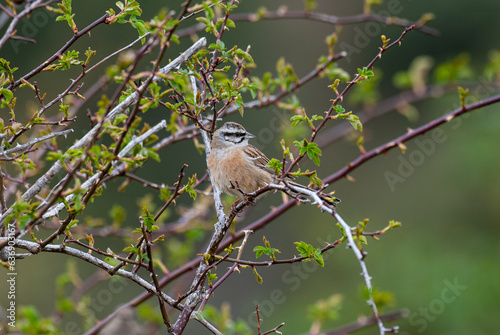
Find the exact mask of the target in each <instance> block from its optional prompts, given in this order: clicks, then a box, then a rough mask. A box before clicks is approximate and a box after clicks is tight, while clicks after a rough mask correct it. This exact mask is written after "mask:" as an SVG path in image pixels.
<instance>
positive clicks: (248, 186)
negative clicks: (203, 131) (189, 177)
mask: <svg viewBox="0 0 500 335" xmlns="http://www.w3.org/2000/svg"><path fill="white" fill-rule="evenodd" d="M252 138H255V135H253V134H251V133H249V132H248V131H246V129H245V128H244V127H243V126H242V125H240V124H238V123H236V122H226V123H225V124H224V125H223V126H222V127H220V128H219V129H217V130H216V131H215V132H214V133H213V135H212V142H211V150H210V155H209V157H208V168H209V169H210V173H211V175H212V181H213V183H214V186H215V187H217V188H218V189H219V190H221V191H222V192H224V193H227V194H229V195H233V196H235V197H238V198H240V199H241V200H245V195H244V194H243V193H242V192H241V191H243V192H244V193H252V192H255V191H256V190H258V189H259V188H261V187H264V186H266V185H268V184H269V183H271V182H272V181H273V179H274V177H275V172H274V170H273V169H272V168H271V167H269V166H268V165H267V163H268V162H269V158H267V157H266V155H264V154H263V153H262V152H261V151H260V150H259V149H257V148H256V147H254V146H253V145H251V144H249V143H248V140H249V139H252ZM240 190H241V191H240Z"/></svg>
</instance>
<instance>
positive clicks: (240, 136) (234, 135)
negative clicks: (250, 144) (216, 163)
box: [222, 131, 245, 143]
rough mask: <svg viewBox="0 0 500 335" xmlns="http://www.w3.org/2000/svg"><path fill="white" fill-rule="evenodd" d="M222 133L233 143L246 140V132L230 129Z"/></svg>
mask: <svg viewBox="0 0 500 335" xmlns="http://www.w3.org/2000/svg"><path fill="white" fill-rule="evenodd" d="M222 135H223V136H224V139H225V140H226V141H230V142H233V143H241V142H243V141H244V140H245V133H243V132H234V131H228V132H224V133H223V134H222Z"/></svg>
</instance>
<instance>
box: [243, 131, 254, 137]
mask: <svg viewBox="0 0 500 335" xmlns="http://www.w3.org/2000/svg"><path fill="white" fill-rule="evenodd" d="M245 138H255V135H254V134H251V133H249V132H248V131H247V133H246V134H245Z"/></svg>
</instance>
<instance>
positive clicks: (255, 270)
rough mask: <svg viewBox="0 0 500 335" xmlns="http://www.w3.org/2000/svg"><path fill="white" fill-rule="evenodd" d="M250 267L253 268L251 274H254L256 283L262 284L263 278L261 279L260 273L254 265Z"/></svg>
mask: <svg viewBox="0 0 500 335" xmlns="http://www.w3.org/2000/svg"><path fill="white" fill-rule="evenodd" d="M252 269H253V274H254V275H255V279H256V280H257V283H259V284H262V282H263V281H264V280H263V279H262V277H261V275H260V274H259V273H258V272H257V269H256V268H255V266H252Z"/></svg>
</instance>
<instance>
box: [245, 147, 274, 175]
mask: <svg viewBox="0 0 500 335" xmlns="http://www.w3.org/2000/svg"><path fill="white" fill-rule="evenodd" d="M244 152H245V154H246V157H247V159H249V160H250V161H252V163H254V164H255V165H256V166H257V167H259V168H261V169H264V170H266V171H267V172H269V173H272V174H274V170H273V169H272V168H270V167H269V166H267V163H269V158H267V157H266V155H264V154H263V153H262V151H260V150H259V149H257V148H256V147H254V146H253V145H251V144H249V145H247V146H246V147H245V149H244Z"/></svg>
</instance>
